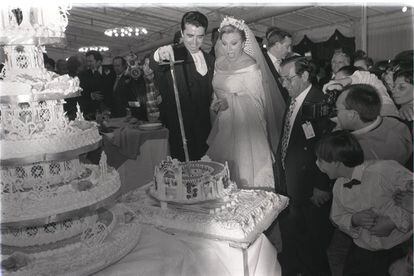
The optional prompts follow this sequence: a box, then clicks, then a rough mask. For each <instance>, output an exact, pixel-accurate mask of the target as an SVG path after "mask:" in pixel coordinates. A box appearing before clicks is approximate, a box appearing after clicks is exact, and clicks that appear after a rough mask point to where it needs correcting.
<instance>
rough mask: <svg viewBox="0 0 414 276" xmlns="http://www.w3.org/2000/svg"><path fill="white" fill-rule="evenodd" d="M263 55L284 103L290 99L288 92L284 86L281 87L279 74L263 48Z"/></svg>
mask: <svg viewBox="0 0 414 276" xmlns="http://www.w3.org/2000/svg"><path fill="white" fill-rule="evenodd" d="M263 55H264V57H265V59H266V62H267V65H268V66H269V68H270V71H271V72H272V75H273V77H274V79H275V81H276V83H277V86H278V87H279V90H280V93H281V94H282V97H283V99H284V100H285V103H287V102H288V101H289V100H290V99H289V93H288V91H287V90H286V88H284V87H283V85H282V83H281V82H280V75H279V73H278V72H277V70H276V68H275V66H274V64H273V62H272V60H271V59H270V57H269V55H268V54H267V51H266V50H264V51H263Z"/></svg>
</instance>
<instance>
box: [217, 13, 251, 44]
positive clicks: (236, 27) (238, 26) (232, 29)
mask: <svg viewBox="0 0 414 276" xmlns="http://www.w3.org/2000/svg"><path fill="white" fill-rule="evenodd" d="M244 27H245V25H244V20H239V19H236V18H234V17H230V16H226V17H225V18H224V19H223V21H221V24H220V29H219V32H220V36H219V38H220V39H221V38H222V37H223V34H231V33H239V34H240V37H241V39H242V41H243V42H245V41H246V32H245V31H244Z"/></svg>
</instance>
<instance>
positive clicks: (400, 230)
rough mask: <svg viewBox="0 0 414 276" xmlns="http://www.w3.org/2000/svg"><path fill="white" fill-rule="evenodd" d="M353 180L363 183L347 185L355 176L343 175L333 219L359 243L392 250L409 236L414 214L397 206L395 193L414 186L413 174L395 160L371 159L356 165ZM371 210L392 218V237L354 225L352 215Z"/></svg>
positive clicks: (336, 190)
mask: <svg viewBox="0 0 414 276" xmlns="http://www.w3.org/2000/svg"><path fill="white" fill-rule="evenodd" d="M352 179H356V180H359V181H361V184H359V185H354V186H352V187H351V188H347V187H344V185H343V184H344V183H347V182H349V181H350V180H351V179H348V178H344V177H341V178H338V179H337V180H336V182H335V185H334V188H333V201H332V207H331V219H332V221H333V222H334V223H335V224H336V225H337V226H338V227H339V229H340V230H341V231H343V232H345V233H346V234H348V235H350V236H351V237H352V238H353V240H354V243H355V244H356V245H358V246H359V247H361V248H365V249H367V250H371V251H376V250H382V249H389V248H392V247H394V246H396V245H398V244H400V243H402V242H404V241H406V240H407V239H409V238H410V237H411V235H412V222H413V218H412V215H411V214H409V213H408V212H407V211H406V210H404V209H402V208H401V207H399V206H397V205H395V203H394V200H393V197H392V196H393V194H394V193H395V192H396V191H398V190H401V191H407V190H408V189H409V188H410V187H411V188H410V189H412V185H413V174H412V173H411V172H410V171H409V170H407V169H406V168H404V167H403V166H402V165H400V164H399V163H397V162H396V161H393V160H380V161H378V160H370V161H366V162H364V163H363V164H361V165H359V166H357V167H355V168H354V171H353V173H352ZM367 209H372V211H374V212H375V213H376V214H377V215H381V216H387V217H389V218H390V219H391V220H392V222H393V223H394V224H395V225H396V228H395V229H394V230H393V231H392V232H391V234H390V235H389V236H387V237H378V236H373V235H371V233H370V232H369V230H367V229H364V228H362V227H359V226H358V227H354V226H353V225H352V222H351V219H352V216H353V215H354V214H355V213H357V212H360V211H363V210H367Z"/></svg>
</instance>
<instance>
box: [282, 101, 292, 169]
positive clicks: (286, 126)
mask: <svg viewBox="0 0 414 276" xmlns="http://www.w3.org/2000/svg"><path fill="white" fill-rule="evenodd" d="M295 104H296V99H293V100H292V102H291V103H290V105H289V110H288V112H287V114H286V118H285V124H284V126H283V137H282V151H281V155H282V156H281V157H282V166H283V169H285V157H286V150H287V146H288V144H289V136H290V118H291V117H292V114H293V110H294V109H295Z"/></svg>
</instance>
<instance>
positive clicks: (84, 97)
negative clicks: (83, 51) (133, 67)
mask: <svg viewBox="0 0 414 276" xmlns="http://www.w3.org/2000/svg"><path fill="white" fill-rule="evenodd" d="M79 80H80V86H81V87H82V89H83V91H82V94H81V98H80V106H81V109H82V111H83V112H84V113H86V114H89V115H91V116H92V117H94V115H95V111H96V110H97V109H99V110H102V109H103V108H104V107H105V106H110V101H111V94H112V88H113V85H114V82H115V74H114V73H113V72H112V71H108V69H104V68H102V74H99V73H95V74H93V73H92V71H91V70H89V69H88V70H85V71H82V72H81V73H80V74H79ZM95 91H100V92H101V93H102V95H103V97H104V100H103V102H99V101H96V100H92V99H91V93H92V92H95Z"/></svg>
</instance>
